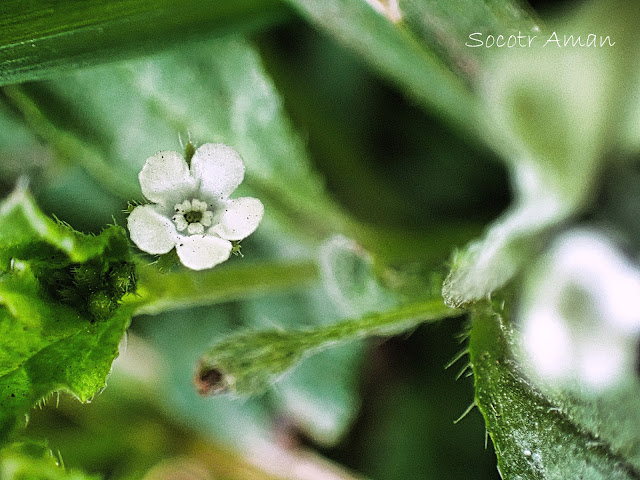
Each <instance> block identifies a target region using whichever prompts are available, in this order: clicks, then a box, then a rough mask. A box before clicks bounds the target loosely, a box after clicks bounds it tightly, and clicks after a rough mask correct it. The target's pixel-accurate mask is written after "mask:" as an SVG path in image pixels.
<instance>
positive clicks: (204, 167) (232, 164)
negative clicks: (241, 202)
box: [191, 143, 244, 200]
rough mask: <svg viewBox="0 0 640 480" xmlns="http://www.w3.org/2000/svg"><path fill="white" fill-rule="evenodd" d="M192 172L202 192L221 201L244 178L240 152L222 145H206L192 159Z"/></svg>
mask: <svg viewBox="0 0 640 480" xmlns="http://www.w3.org/2000/svg"><path fill="white" fill-rule="evenodd" d="M191 171H192V172H193V175H194V177H195V178H196V179H197V180H199V181H200V191H201V192H203V193H206V194H208V195H209V196H211V197H212V198H217V199H219V200H222V199H225V198H227V197H228V196H229V195H231V192H233V191H234V190H235V189H236V188H237V187H238V185H240V184H241V183H242V179H243V178H244V164H243V163H242V158H240V155H239V154H238V152H236V151H235V150H234V149H233V148H231V147H229V146H227V145H224V144H222V143H205V144H204V145H202V146H201V147H200V148H198V149H197V150H196V153H194V154H193V158H192V159H191Z"/></svg>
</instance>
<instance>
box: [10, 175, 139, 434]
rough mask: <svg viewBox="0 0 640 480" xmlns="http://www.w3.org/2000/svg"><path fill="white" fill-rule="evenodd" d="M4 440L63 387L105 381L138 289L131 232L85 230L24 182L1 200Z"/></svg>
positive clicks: (79, 388) (90, 389) (92, 388)
mask: <svg viewBox="0 0 640 480" xmlns="http://www.w3.org/2000/svg"><path fill="white" fill-rule="evenodd" d="M0 252H1V253H0V270H1V271H2V274H0V332H1V333H2V334H1V335H0V442H1V441H2V440H4V439H6V438H7V436H8V435H9V433H10V431H11V427H12V426H14V425H15V424H16V422H17V420H18V419H19V417H20V416H21V415H23V414H26V413H27V412H28V411H29V409H30V408H31V407H32V406H33V405H34V404H35V403H37V402H39V401H41V400H42V399H44V398H46V397H47V396H48V395H49V394H51V393H52V392H55V391H60V390H65V391H68V392H69V393H71V394H72V395H74V396H76V397H77V398H78V399H79V400H80V401H83V402H86V401H88V400H90V399H91V397H92V396H93V395H95V394H96V393H97V392H98V391H99V390H100V389H102V388H103V387H104V385H105V379H106V377H107V375H108V374H109V371H110V368H111V362H112V361H113V359H114V358H115V357H116V356H117V352H118V344H119V342H120V339H121V337H122V335H123V333H124V331H125V329H126V327H127V326H128V324H129V321H130V318H131V309H130V308H125V307H120V303H119V302H120V300H121V298H122V297H123V296H124V295H126V294H127V293H131V292H133V291H134V290H135V273H134V267H133V264H132V263H131V262H130V261H129V260H130V259H129V245H128V240H127V237H126V234H125V232H124V230H123V229H122V228H120V227H116V226H111V227H109V228H108V229H106V230H105V231H104V232H103V233H102V234H100V235H99V236H89V235H83V234H81V233H79V232H77V231H74V230H73V229H72V228H71V227H69V226H67V225H65V224H62V223H60V222H55V221H53V220H52V219H50V218H48V217H46V216H45V215H43V214H42V212H40V210H39V209H38V207H37V206H36V204H35V202H34V201H33V199H32V198H31V196H30V195H29V193H28V192H27V191H26V189H25V188H24V187H20V186H19V187H18V188H17V189H16V191H15V192H14V193H13V194H11V195H10V196H9V198H7V199H6V200H5V201H4V202H3V203H2V204H0Z"/></svg>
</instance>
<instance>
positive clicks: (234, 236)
mask: <svg viewBox="0 0 640 480" xmlns="http://www.w3.org/2000/svg"><path fill="white" fill-rule="evenodd" d="M263 215H264V205H262V202H261V201H260V200H258V199H257V198H252V197H242V198H236V199H233V200H229V201H228V202H227V205H226V207H225V209H224V211H223V212H222V215H221V216H220V220H219V223H218V224H217V225H215V226H214V227H212V228H211V229H210V230H209V231H210V232H212V233H215V234H216V235H218V236H219V237H221V238H224V239H227V240H242V239H243V238H245V237H247V236H249V235H251V234H252V233H253V232H254V231H255V229H256V228H258V224H259V223H260V220H262V216H263Z"/></svg>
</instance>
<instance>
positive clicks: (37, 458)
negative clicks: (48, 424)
mask: <svg viewBox="0 0 640 480" xmlns="http://www.w3.org/2000/svg"><path fill="white" fill-rule="evenodd" d="M0 478H2V479H3V480H31V479H34V480H35V479H37V480H97V479H98V478H99V477H97V476H94V475H86V474H84V473H82V472H79V471H77V470H67V469H65V468H64V466H62V465H61V461H60V460H59V459H57V458H56V457H55V456H54V455H53V453H52V452H51V450H49V449H48V448H46V447H43V446H41V445H36V444H27V443H16V444H13V445H11V446H9V447H6V448H3V449H2V450H0Z"/></svg>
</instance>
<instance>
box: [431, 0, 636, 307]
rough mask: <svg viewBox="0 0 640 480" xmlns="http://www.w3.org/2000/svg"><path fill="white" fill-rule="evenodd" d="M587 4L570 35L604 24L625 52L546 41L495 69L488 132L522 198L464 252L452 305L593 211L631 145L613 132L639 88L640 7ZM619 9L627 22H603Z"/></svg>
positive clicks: (498, 283) (492, 286) (488, 96)
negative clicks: (616, 156) (607, 174)
mask: <svg viewBox="0 0 640 480" xmlns="http://www.w3.org/2000/svg"><path fill="white" fill-rule="evenodd" d="M587 7H588V8H585V9H584V11H581V12H580V15H575V16H574V17H573V18H570V19H568V20H567V21H566V22H564V23H563V24H562V27H563V29H565V31H570V32H573V33H574V34H575V35H579V34H582V35H583V36H586V33H585V32H591V31H592V29H593V28H595V26H596V25H597V28H598V29H599V30H601V31H606V32H607V34H609V35H613V36H615V37H616V38H618V41H619V42H620V43H621V44H622V45H623V46H622V47H621V48H620V49H614V48H610V49H608V50H607V49H602V48H599V49H589V48H577V49H574V48H554V47H553V44H552V48H549V46H548V45H546V44H545V43H542V42H541V43H538V44H537V48H534V47H532V48H525V49H520V51H516V52H513V53H512V54H509V55H499V56H497V58H496V59H494V61H493V62H492V63H490V65H489V66H490V68H488V72H489V73H488V74H487V78H485V79H484V83H485V86H484V89H485V92H484V97H485V100H484V102H485V105H484V112H485V114H486V116H487V118H489V119H490V121H489V123H488V124H487V128H486V132H485V135H486V136H487V138H488V139H489V141H490V142H491V143H493V144H494V145H495V148H496V150H497V151H499V152H501V153H502V154H503V155H504V158H505V162H506V163H507V165H508V167H509V168H510V170H511V174H512V183H513V185H514V189H515V194H516V198H515V201H514V203H513V205H512V206H511V208H510V209H509V210H508V211H507V212H506V213H504V214H503V215H502V216H501V217H500V218H499V219H498V220H497V221H496V222H495V223H494V224H493V225H491V227H490V228H489V229H488V230H487V232H486V234H485V235H484V237H483V238H481V239H479V240H476V241H474V242H472V243H471V244H469V246H468V247H467V248H466V249H465V250H464V251H462V252H459V253H458V254H457V255H455V257H454V259H453V268H452V270H451V273H450V275H449V277H448V278H447V281H446V283H445V286H444V290H443V293H444V296H445V298H446V299H447V302H448V303H449V304H450V305H454V306H461V305H463V304H466V303H469V302H473V301H475V300H479V299H482V298H484V297H486V296H487V295H490V294H491V293H492V292H493V291H495V290H497V289H499V288H500V287H502V286H504V285H505V284H506V283H507V282H508V281H509V280H511V279H512V278H513V277H514V276H515V275H516V274H517V273H518V271H519V270H520V268H521V267H522V265H523V264H525V262H527V261H528V260H531V259H532V258H533V257H534V255H536V253H538V252H539V251H540V249H541V247H542V245H543V244H544V242H545V240H546V238H547V236H548V234H549V232H550V231H551V229H552V228H553V227H555V226H557V225H558V224H561V223H563V222H566V221H568V220H570V219H571V218H573V217H575V216H577V215H579V214H580V213H582V212H583V211H584V210H585V209H586V208H587V207H588V206H590V204H591V202H592V201H593V200H594V196H595V195H596V193H597V192H596V185H597V184H598V179H599V177H600V175H602V172H603V170H604V169H605V167H607V166H608V164H610V163H611V158H610V155H611V152H614V151H617V150H618V149H620V148H621V146H620V144H619V136H618V133H617V132H616V131H613V130H612V128H611V125H619V124H621V123H624V120H625V116H626V108H625V104H626V102H627V98H628V97H627V95H628V94H629V88H630V87H631V85H632V82H634V77H632V76H631V75H630V73H629V71H628V63H629V62H631V63H632V64H633V63H634V62H635V61H637V60H636V59H637V58H639V57H638V51H637V50H636V49H635V48H634V47H633V45H634V43H633V40H632V39H631V38H630V37H629V35H630V31H631V30H630V27H629V25H626V23H625V22H630V23H633V22H635V19H636V18H637V17H638V15H640V10H639V9H638V7H637V5H635V4H629V3H625V2H616V7H612V6H611V5H607V6H604V4H603V3H601V2H595V3H594V4H592V5H587ZM610 8H616V10H617V11H618V12H619V15H620V16H616V17H611V18H609V17H608V16H605V17H604V18H606V19H607V21H605V22H602V21H600V19H601V18H602V16H603V10H608V9H610ZM547 38H549V34H547ZM622 149H623V150H626V146H622ZM618 161H623V162H626V161H628V160H627V159H626V158H625V159H622V160H618Z"/></svg>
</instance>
